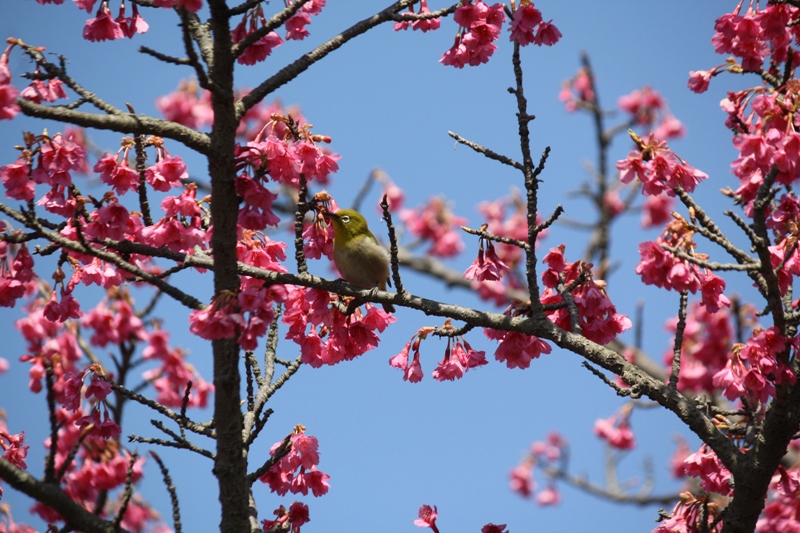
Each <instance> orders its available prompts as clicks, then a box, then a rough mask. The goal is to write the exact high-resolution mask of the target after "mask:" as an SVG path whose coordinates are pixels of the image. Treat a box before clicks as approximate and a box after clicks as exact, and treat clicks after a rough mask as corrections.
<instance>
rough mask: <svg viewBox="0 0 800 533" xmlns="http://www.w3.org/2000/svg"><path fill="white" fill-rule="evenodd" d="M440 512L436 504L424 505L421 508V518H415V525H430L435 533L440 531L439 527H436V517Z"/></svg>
mask: <svg viewBox="0 0 800 533" xmlns="http://www.w3.org/2000/svg"><path fill="white" fill-rule="evenodd" d="M438 517H439V513H438V511H437V510H436V506H435V505H434V506H433V507H431V506H430V505H423V506H421V507H420V508H419V518H418V519H416V520H414V525H415V526H417V527H429V528H431V529H432V530H433V531H434V533H439V528H438V527H436V519H437V518H438Z"/></svg>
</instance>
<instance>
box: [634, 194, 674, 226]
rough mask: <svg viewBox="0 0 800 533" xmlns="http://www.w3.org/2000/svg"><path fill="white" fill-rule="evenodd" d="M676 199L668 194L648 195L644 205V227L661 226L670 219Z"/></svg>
mask: <svg viewBox="0 0 800 533" xmlns="http://www.w3.org/2000/svg"><path fill="white" fill-rule="evenodd" d="M674 205H675V200H674V199H673V198H671V197H670V196H669V195H667V194H659V195H655V196H653V195H651V196H647V197H646V198H645V200H644V205H643V206H642V227H643V228H652V227H654V226H661V225H662V224H664V223H665V222H668V221H669V220H670V218H671V217H670V212H671V211H672V207H673V206H674Z"/></svg>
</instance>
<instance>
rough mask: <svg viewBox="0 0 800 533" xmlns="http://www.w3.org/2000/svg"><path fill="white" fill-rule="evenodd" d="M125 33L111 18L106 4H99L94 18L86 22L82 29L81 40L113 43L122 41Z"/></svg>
mask: <svg viewBox="0 0 800 533" xmlns="http://www.w3.org/2000/svg"><path fill="white" fill-rule="evenodd" d="M123 37H125V33H124V32H123V31H122V27H121V26H120V25H119V23H118V22H117V21H116V20H114V19H112V18H111V11H110V10H109V9H108V5H107V4H106V2H101V3H100V9H98V10H97V14H96V15H95V18H93V19H89V20H87V21H86V26H84V28H83V38H84V39H86V40H88V41H93V42H97V41H113V40H114V39H122V38H123Z"/></svg>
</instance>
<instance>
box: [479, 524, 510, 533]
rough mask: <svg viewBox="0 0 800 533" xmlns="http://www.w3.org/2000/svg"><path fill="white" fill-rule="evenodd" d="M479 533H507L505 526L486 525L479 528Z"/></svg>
mask: <svg viewBox="0 0 800 533" xmlns="http://www.w3.org/2000/svg"><path fill="white" fill-rule="evenodd" d="M481 533H508V531H506V525H505V524H486V525H485V526H483V527H482V528H481Z"/></svg>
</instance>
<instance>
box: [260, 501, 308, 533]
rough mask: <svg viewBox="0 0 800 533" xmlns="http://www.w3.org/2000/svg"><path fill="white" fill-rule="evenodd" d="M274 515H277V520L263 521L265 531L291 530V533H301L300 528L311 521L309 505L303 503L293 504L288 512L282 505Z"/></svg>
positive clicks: (262, 525)
mask: <svg viewBox="0 0 800 533" xmlns="http://www.w3.org/2000/svg"><path fill="white" fill-rule="evenodd" d="M272 514H274V515H275V520H269V519H264V520H262V521H261V527H262V528H263V529H264V531H270V530H272V531H290V530H291V533H300V527H301V526H303V525H304V524H307V523H308V522H310V521H311V519H310V518H309V515H308V505H306V504H304V503H301V502H294V503H292V505H290V506H289V509H288V510H287V509H286V507H284V506H283V505H281V506H280V507H278V508H277V509H275V511H273V513H272ZM276 526H277V527H276Z"/></svg>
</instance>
